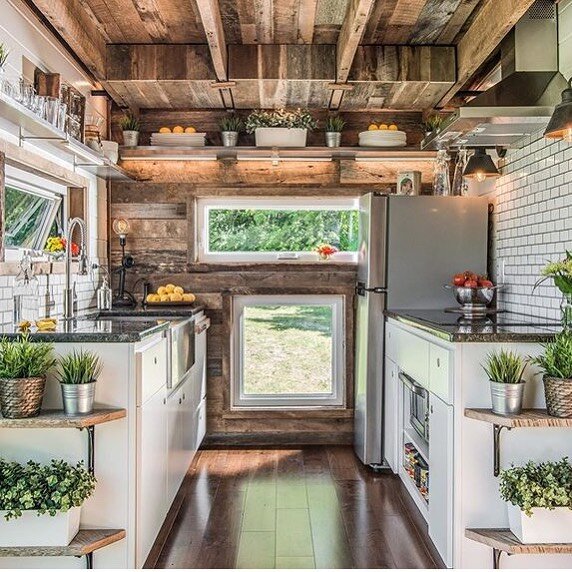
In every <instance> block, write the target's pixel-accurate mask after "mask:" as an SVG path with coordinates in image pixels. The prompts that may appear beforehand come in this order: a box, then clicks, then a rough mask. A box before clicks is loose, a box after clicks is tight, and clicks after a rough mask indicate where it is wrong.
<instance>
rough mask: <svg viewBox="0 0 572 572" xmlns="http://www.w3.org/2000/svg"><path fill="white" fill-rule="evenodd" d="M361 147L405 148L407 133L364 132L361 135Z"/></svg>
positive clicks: (386, 131)
mask: <svg viewBox="0 0 572 572" xmlns="http://www.w3.org/2000/svg"><path fill="white" fill-rule="evenodd" d="M359 144H360V147H405V146H406V145H407V135H406V134H405V131H389V130H383V131H377V130H373V131H362V132H361V133H360V134H359Z"/></svg>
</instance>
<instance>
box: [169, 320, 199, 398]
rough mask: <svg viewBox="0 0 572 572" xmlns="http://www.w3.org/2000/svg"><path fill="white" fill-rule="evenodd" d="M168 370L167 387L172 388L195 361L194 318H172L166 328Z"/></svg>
mask: <svg viewBox="0 0 572 572" xmlns="http://www.w3.org/2000/svg"><path fill="white" fill-rule="evenodd" d="M167 337H168V348H169V362H168V363H169V366H170V371H169V375H168V377H167V380H168V387H169V388H172V389H174V388H175V387H177V386H178V385H179V384H180V383H182V382H183V380H184V379H185V378H186V377H187V375H188V373H189V372H190V371H191V368H192V367H193V365H194V363H195V319H194V317H192V318H187V319H184V320H174V321H172V322H171V327H170V328H169V330H167Z"/></svg>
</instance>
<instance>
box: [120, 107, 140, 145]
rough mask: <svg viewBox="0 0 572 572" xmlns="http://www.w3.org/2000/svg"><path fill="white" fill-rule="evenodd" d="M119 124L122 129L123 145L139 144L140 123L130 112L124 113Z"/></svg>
mask: <svg viewBox="0 0 572 572" xmlns="http://www.w3.org/2000/svg"><path fill="white" fill-rule="evenodd" d="M119 124H120V125H121V129H122V130H123V145H125V146H126V147H137V145H138V144H139V130H140V129H141V123H140V122H139V119H137V118H136V117H135V116H134V115H132V114H131V113H128V114H127V115H124V116H123V117H122V118H121V120H120V122H119Z"/></svg>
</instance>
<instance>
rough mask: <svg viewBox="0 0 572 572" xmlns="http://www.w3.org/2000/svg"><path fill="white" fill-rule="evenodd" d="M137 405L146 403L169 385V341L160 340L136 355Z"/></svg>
mask: <svg viewBox="0 0 572 572" xmlns="http://www.w3.org/2000/svg"><path fill="white" fill-rule="evenodd" d="M135 363H136V368H137V386H138V387H137V389H138V391H137V405H141V404H142V403H145V402H146V401H147V400H148V399H149V398H150V397H151V396H152V395H154V394H155V393H156V392H157V390H159V389H160V388H161V387H163V386H165V384H166V383H167V340H166V339H165V338H159V339H157V340H156V341H155V342H152V343H151V344H149V345H147V346H145V347H143V348H141V349H140V350H138V351H137V352H136V354H135Z"/></svg>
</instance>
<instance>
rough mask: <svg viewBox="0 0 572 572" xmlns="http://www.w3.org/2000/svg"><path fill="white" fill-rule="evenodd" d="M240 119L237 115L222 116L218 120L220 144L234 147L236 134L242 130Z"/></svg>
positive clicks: (236, 139)
mask: <svg viewBox="0 0 572 572" xmlns="http://www.w3.org/2000/svg"><path fill="white" fill-rule="evenodd" d="M243 128H244V125H243V123H242V119H240V117H238V116H237V115H230V116H228V117H224V118H223V119H222V120H221V122H220V131H221V137H222V144H223V145H224V147H236V144H237V143H238V134H239V133H240V132H241V131H242V130H243Z"/></svg>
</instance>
